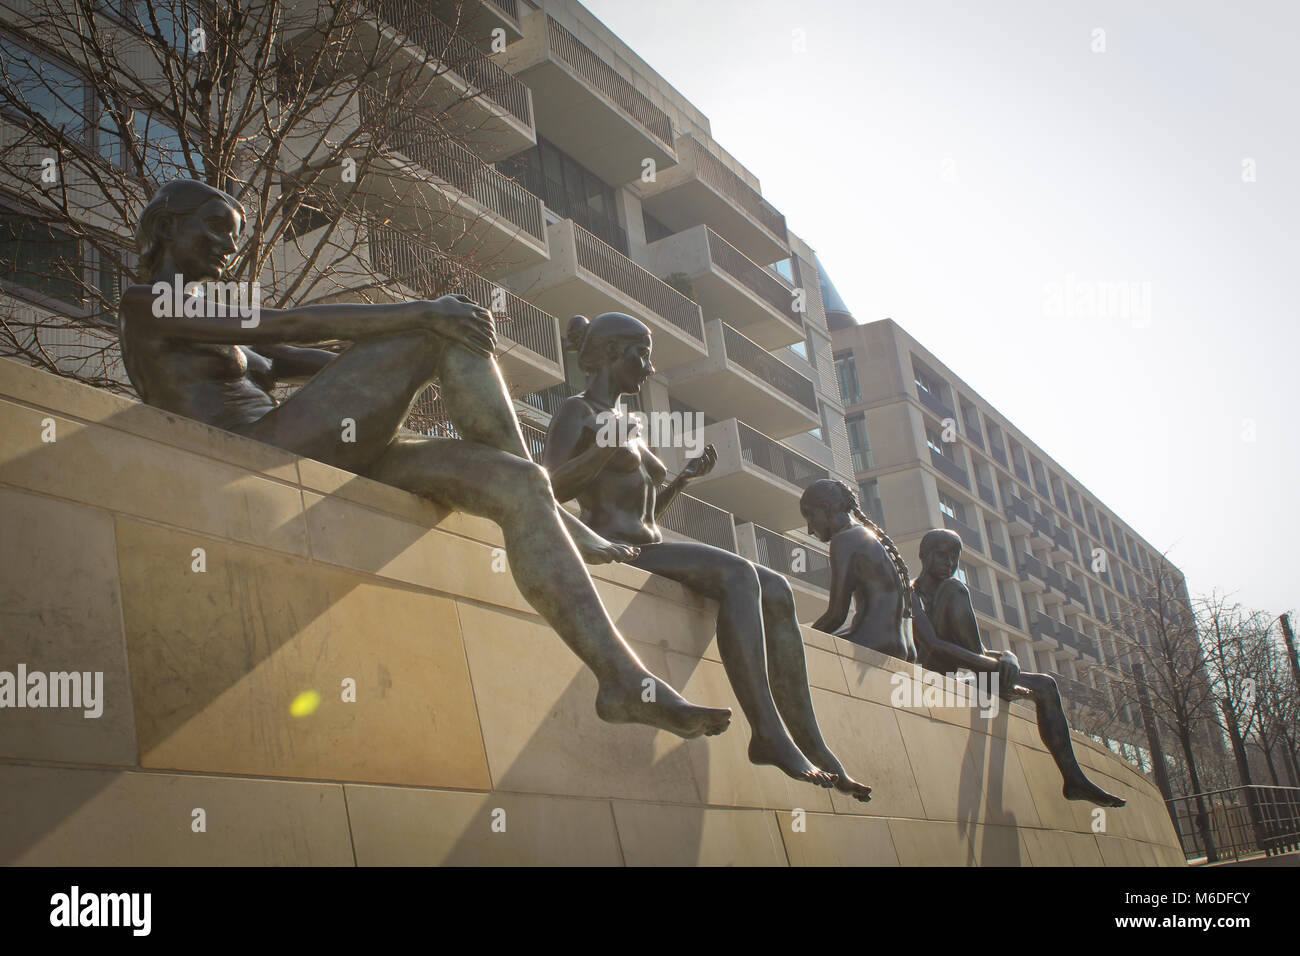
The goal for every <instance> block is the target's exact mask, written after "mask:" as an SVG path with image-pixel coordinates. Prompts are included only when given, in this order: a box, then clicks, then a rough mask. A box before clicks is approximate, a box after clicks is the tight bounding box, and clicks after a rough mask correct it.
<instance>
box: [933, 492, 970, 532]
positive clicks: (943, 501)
mask: <svg viewBox="0 0 1300 956" xmlns="http://www.w3.org/2000/svg"><path fill="white" fill-rule="evenodd" d="M939 510H940V511H942V512H943V513H944V514H946V515H947V516H948V517H949V518H956V519H957V520H958V521H960V522H961V523H962V524H965V523H966V507H965V505H963V504H962V503H961V502H960V501H957V500H956V499H955V498H952V497H949V496H948V495H946V494H944V493H943V492H942V491H941V492H939Z"/></svg>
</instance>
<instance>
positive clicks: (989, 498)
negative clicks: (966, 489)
mask: <svg viewBox="0 0 1300 956" xmlns="http://www.w3.org/2000/svg"><path fill="white" fill-rule="evenodd" d="M975 490H976V491H978V492H979V496H980V497H981V498H983V499H984V501H986V502H987V503H988V504H991V505H992V506H993V507H994V508H996V507H997V506H998V496H997V495H996V494H995V493H994V491H993V489H992V488H990V487H989V486H988V485H986V484H984V482H982V481H980V480H979V479H978V478H976V479H975Z"/></svg>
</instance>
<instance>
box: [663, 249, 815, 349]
mask: <svg viewBox="0 0 1300 956" xmlns="http://www.w3.org/2000/svg"><path fill="white" fill-rule="evenodd" d="M646 265H647V268H649V269H650V270H651V271H652V272H654V273H655V274H656V275H659V276H667V275H671V274H673V273H676V272H680V273H684V274H685V275H687V276H688V277H689V278H690V280H691V287H692V291H693V295H694V298H695V301H696V302H698V303H699V304H700V308H701V309H702V310H703V312H704V315H705V317H706V318H708V319H723V320H724V321H725V322H726V323H727V324H728V325H730V326H732V327H733V328H736V329H739V330H740V331H742V332H744V333H745V335H747V336H748V337H749V338H751V339H753V340H754V341H755V342H757V343H758V344H759V345H761V346H763V348H765V349H769V350H772V349H778V348H782V347H784V346H787V345H793V344H795V343H796V342H802V341H803V340H804V330H803V321H802V319H801V318H800V316H799V313H797V312H795V311H794V309H793V303H794V290H793V289H792V288H791V287H790V286H789V285H788V284H787V283H786V282H785V280H784V279H781V278H779V277H778V276H777V275H776V274H775V273H773V272H771V271H769V270H767V269H765V268H763V267H762V266H761V265H759V264H758V263H757V262H755V261H754V260H753V259H751V258H749V257H748V256H746V255H745V254H744V253H743V252H741V251H740V250H739V249H737V248H736V247H735V246H733V245H732V244H731V243H729V242H727V240H725V239H723V238H722V237H721V236H719V235H718V234H717V233H716V232H714V231H713V230H712V229H710V228H709V227H708V226H693V227H692V228H690V229H687V230H686V231H685V232H679V233H676V234H674V235H671V236H668V237H667V238H664V239H660V240H659V241H658V242H652V243H651V244H650V245H649V246H648V247H647V248H646Z"/></svg>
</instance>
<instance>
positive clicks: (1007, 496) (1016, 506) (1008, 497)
mask: <svg viewBox="0 0 1300 956" xmlns="http://www.w3.org/2000/svg"><path fill="white" fill-rule="evenodd" d="M1002 511H1003V513H1004V514H1005V515H1006V516H1007V520H1008V521H1014V520H1015V519H1016V518H1019V519H1020V520H1021V521H1023V522H1024V523H1025V524H1027V525H1032V524H1033V523H1034V521H1033V518H1032V516H1031V515H1032V512H1030V510H1029V505H1028V504H1027V503H1025V501H1024V500H1022V499H1020V498H1017V497H1016V496H1015V495H1013V494H1011V493H1010V492H1008V491H1006V490H1005V489H1004V490H1003V492H1002Z"/></svg>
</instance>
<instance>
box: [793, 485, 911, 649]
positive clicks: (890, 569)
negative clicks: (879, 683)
mask: <svg viewBox="0 0 1300 956" xmlns="http://www.w3.org/2000/svg"><path fill="white" fill-rule="evenodd" d="M799 510H800V511H802V512H803V516H804V520H805V521H807V522H808V533H809V534H810V535H812V536H813V537H814V538H817V539H818V540H819V541H825V542H829V543H830V546H831V594H830V601H829V603H828V604H827V607H826V613H825V614H823V615H822V616H821V617H819V618H818V619H817V620H816V621H814V622H813V625H812V626H813V627H815V628H816V629H817V630H819V631H827V632H829V633H832V634H834V633H836V632H837V631H838V629H839V628H840V627H841V626H842V625H843V624H844V619H845V618H846V617H848V614H849V605H850V603H853V604H854V606H856V608H857V614H855V615H854V617H853V624H852V626H850V627H849V628H848V629H847V630H845V631H844V632H843V633H840V634H839V636H840V637H842V638H844V639H845V640H846V641H852V642H853V643H855V644H861V645H862V646H863V647H870V648H871V649H872V650H877V651H880V652H881V653H882V654H888V655H889V656H890V657H897V658H899V659H900V660H905V661H914V660H916V646H915V644H914V643H913V640H912V627H911V621H910V620H909V618H911V616H912V602H911V599H910V596H909V592H910V591H911V583H910V582H909V581H908V572H907V564H906V563H904V561H903V557H902V555H900V554H899V553H898V548H896V547H894V542H893V541H891V540H889V535H887V534H885V531H884V529H883V528H881V527H880V526H879V525H877V524H876V523H875V522H874V521H872V520H871V519H870V518H868V517H867V515H866V513H865V512H863V510H862V508H861V507H860V506H859V505H858V497H857V495H855V494H854V493H853V489H851V488H850V487H849V486H848V485H846V484H844V482H842V481H836V480H834V479H831V478H822V479H820V480H819V481H814V482H813V483H812V484H811V485H809V486H808V487H807V488H806V489H805V490H804V493H803V496H802V497H801V498H800V499H799Z"/></svg>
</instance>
